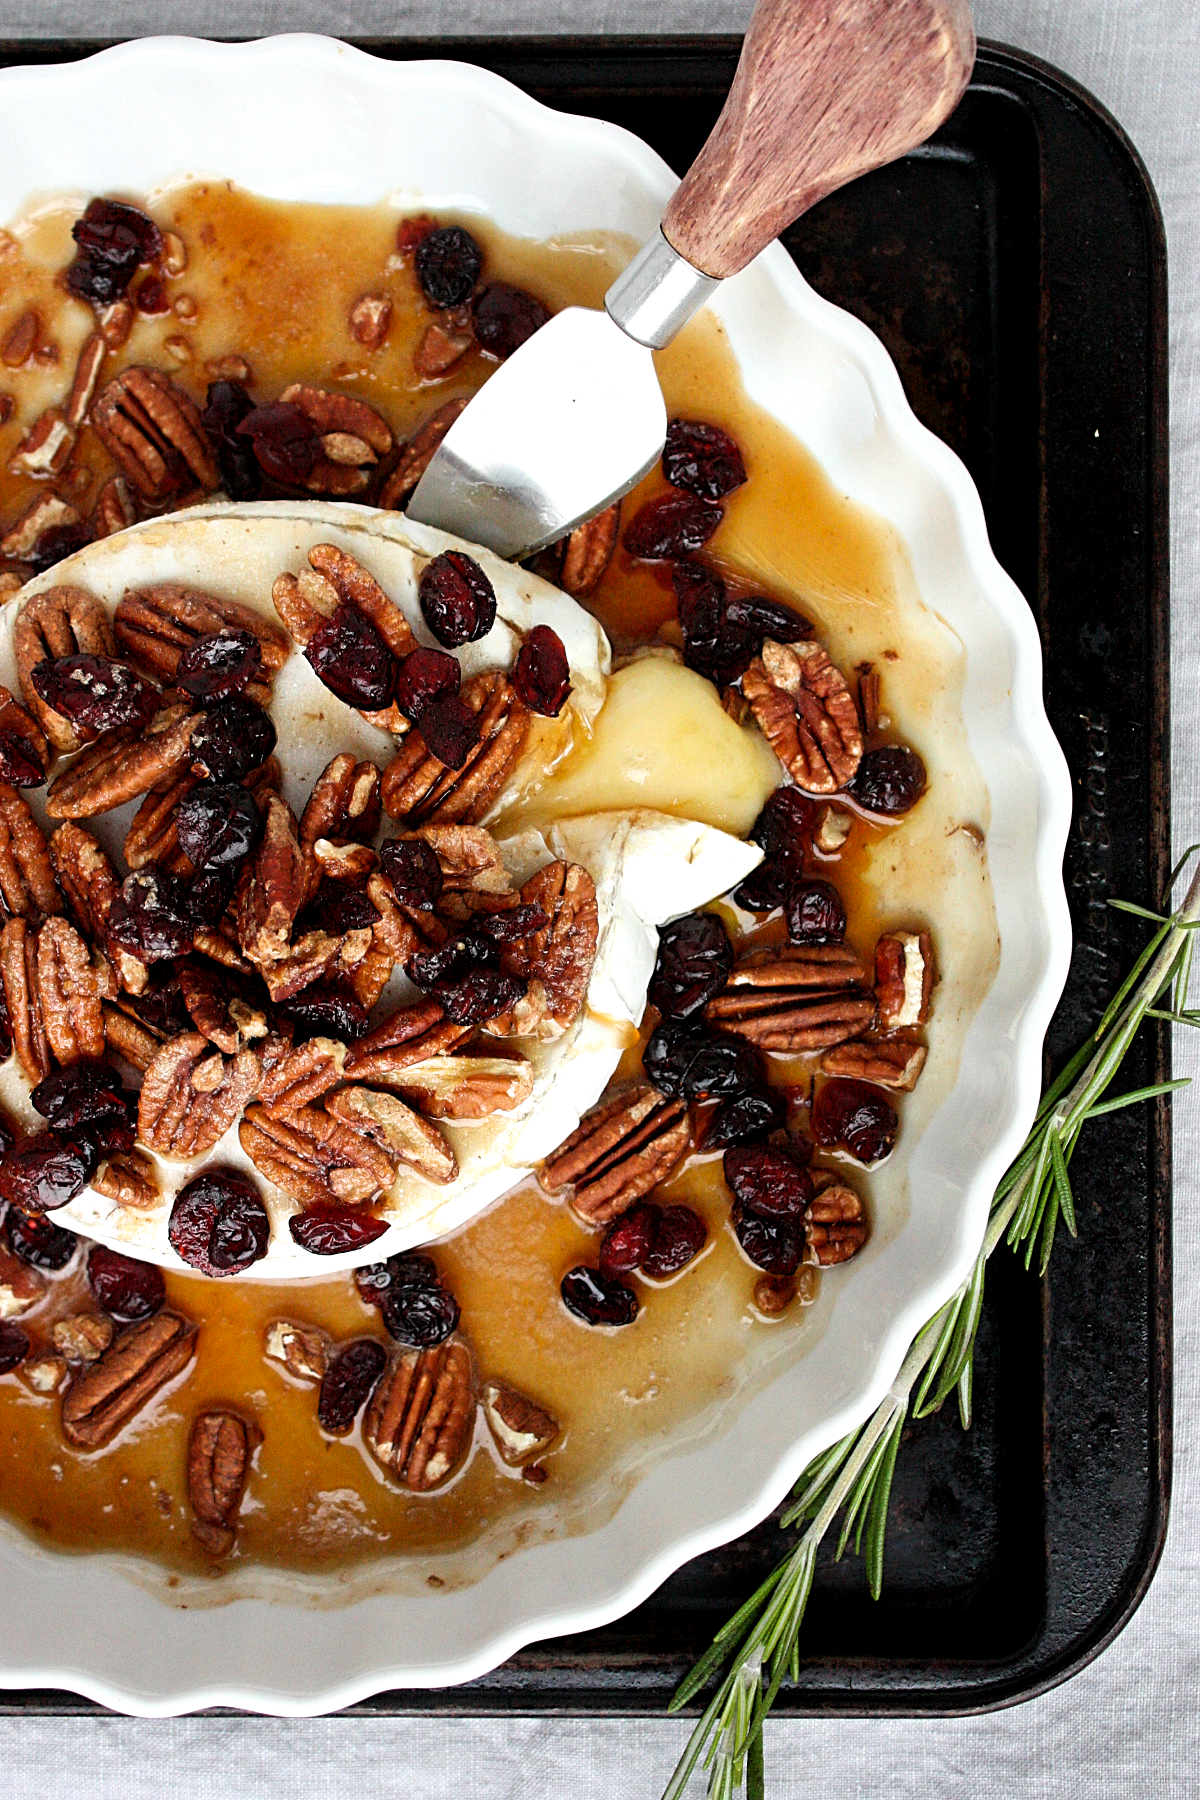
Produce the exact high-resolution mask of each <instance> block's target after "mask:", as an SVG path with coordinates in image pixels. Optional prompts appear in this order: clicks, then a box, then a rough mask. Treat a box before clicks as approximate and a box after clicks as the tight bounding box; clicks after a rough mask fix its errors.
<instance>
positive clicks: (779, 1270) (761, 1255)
mask: <svg viewBox="0 0 1200 1800" xmlns="http://www.w3.org/2000/svg"><path fill="white" fill-rule="evenodd" d="M731 1217H732V1220H733V1229H734V1231H735V1233H736V1234H737V1241H738V1243H739V1244H740V1245H741V1246H742V1249H743V1250H744V1251H745V1253H746V1255H747V1256H748V1257H749V1258H750V1261H751V1262H752V1263H753V1264H754V1266H755V1268H758V1269H765V1270H766V1271H767V1273H768V1275H794V1274H795V1272H796V1270H797V1269H798V1268H799V1266H800V1258H801V1256H802V1254H803V1251H804V1221H803V1220H802V1219H766V1218H764V1217H763V1216H762V1214H761V1213H756V1212H749V1211H748V1210H747V1209H746V1208H745V1207H744V1206H742V1205H740V1204H737V1205H735V1206H734V1208H733V1212H732V1214H731Z"/></svg>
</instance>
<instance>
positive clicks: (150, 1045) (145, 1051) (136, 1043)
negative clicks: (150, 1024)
mask: <svg viewBox="0 0 1200 1800" xmlns="http://www.w3.org/2000/svg"><path fill="white" fill-rule="evenodd" d="M102 1011H103V1016H104V1041H105V1043H106V1044H107V1045H108V1048H109V1049H110V1050H112V1051H115V1053H116V1054H117V1055H118V1056H121V1057H124V1059H125V1061H126V1062H127V1063H128V1064H129V1066H130V1068H132V1069H137V1070H138V1071H139V1073H140V1074H142V1075H144V1074H145V1073H146V1070H147V1069H148V1068H149V1067H150V1064H151V1063H152V1062H153V1061H154V1059H155V1057H156V1056H157V1055H158V1053H159V1051H160V1050H161V1049H162V1044H161V1042H160V1041H159V1039H158V1038H156V1037H155V1035H154V1033H153V1032H152V1031H147V1029H146V1027H145V1026H144V1025H143V1024H142V1022H141V1020H140V1019H135V1018H134V1017H133V1016H132V1014H131V1013H126V1012H122V1011H121V1008H120V1007H119V1006H106V1007H104V1008H103V1009H102Z"/></svg>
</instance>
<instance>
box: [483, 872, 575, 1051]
mask: <svg viewBox="0 0 1200 1800" xmlns="http://www.w3.org/2000/svg"><path fill="white" fill-rule="evenodd" d="M521 904H522V905H524V906H540V907H541V909H542V911H543V912H544V913H545V914H546V917H547V920H548V923H547V924H545V925H544V926H543V927H542V928H541V930H540V931H533V932H530V934H529V936H528V937H526V938H519V939H518V940H517V942H516V943H514V944H506V945H505V947H504V949H503V950H502V952H501V955H500V966H501V968H502V969H503V970H504V971H505V973H506V974H509V975H519V976H521V977H522V979H523V980H524V981H525V982H526V983H527V987H526V991H525V994H524V996H523V997H522V998H521V999H520V1000H518V1001H517V1004H516V1005H515V1006H514V1007H513V1009H512V1011H511V1012H507V1013H503V1014H502V1015H501V1016H500V1017H499V1018H498V1019H492V1020H490V1021H489V1022H488V1024H486V1025H485V1026H484V1030H485V1031H486V1032H488V1033H489V1034H490V1035H491V1036H493V1037H532V1038H538V1039H539V1040H541V1041H542V1042H551V1041H552V1040H553V1039H555V1038H560V1037H561V1036H562V1035H563V1032H564V1031H566V1030H567V1028H568V1026H570V1025H573V1024H574V1023H575V1020H576V1019H577V1018H578V1017H579V1013H580V1010H581V1008H582V1006H583V1002H584V999H585V997H586V995H587V990H588V982H589V981H590V980H591V978H592V965H593V963H594V962H595V960H596V940H597V937H598V936H599V931H600V920H599V914H598V913H597V910H596V887H595V883H594V882H593V880H592V878H591V876H590V875H589V874H588V872H587V870H586V869H584V868H582V867H581V866H580V865H579V864H578V863H564V862H552V863H549V864H547V866H546V867H545V868H544V869H539V870H538V871H537V873H536V874H535V875H531V876H530V878H529V880H528V881H527V882H526V883H525V885H524V887H523V888H522V889H521Z"/></svg>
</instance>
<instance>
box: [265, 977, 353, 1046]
mask: <svg viewBox="0 0 1200 1800" xmlns="http://www.w3.org/2000/svg"><path fill="white" fill-rule="evenodd" d="M276 1011H277V1012H279V1013H281V1014H282V1015H283V1017H284V1018H285V1019H289V1020H291V1022H292V1024H293V1025H294V1026H295V1028H296V1042H297V1044H306V1043H307V1042H308V1040H309V1038H313V1037H332V1038H338V1039H339V1040H340V1041H341V1042H342V1043H343V1044H349V1043H351V1042H353V1040H354V1039H355V1038H358V1037H361V1036H362V1034H363V1032H364V1031H365V1030H366V1029H367V1013H366V1008H365V1007H364V1006H363V1005H362V1003H361V1001H359V1000H356V999H355V997H354V995H353V994H347V993H343V991H342V990H341V988H335V987H326V986H325V985H324V984H323V983H321V982H315V983H314V984H313V986H312V987H307V988H305V989H304V991H303V993H300V994H297V995H296V996H295V997H294V998H293V999H291V1000H281V1001H280V1002H279V1004H278V1006H277V1007H276Z"/></svg>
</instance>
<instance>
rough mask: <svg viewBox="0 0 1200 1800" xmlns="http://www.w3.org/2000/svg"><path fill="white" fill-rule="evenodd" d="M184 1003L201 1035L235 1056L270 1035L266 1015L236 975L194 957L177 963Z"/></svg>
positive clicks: (227, 1053) (229, 1054) (219, 1048)
mask: <svg viewBox="0 0 1200 1800" xmlns="http://www.w3.org/2000/svg"><path fill="white" fill-rule="evenodd" d="M176 967H177V969H178V972H179V986H180V990H181V991H182V994H183V1003H184V1005H185V1006H186V1007H187V1009H188V1012H189V1014H190V1015H191V1020H192V1023H193V1025H194V1026H195V1027H196V1030H197V1031H198V1032H200V1034H201V1036H203V1037H206V1038H207V1039H208V1041H209V1043H210V1044H215V1045H216V1046H217V1049H218V1050H223V1051H224V1052H225V1054H226V1056H236V1055H237V1054H238V1052H239V1051H240V1050H245V1049H246V1048H247V1047H248V1046H249V1045H250V1044H253V1043H255V1042H257V1040H258V1039H259V1038H264V1037H266V1035H267V1015H266V1013H265V1012H264V1011H263V1010H262V1008H261V1007H259V1006H255V1005H254V1003H253V1001H252V1000H250V999H248V998H247V996H246V994H245V993H244V992H243V991H242V986H241V985H240V984H239V983H238V981H237V979H236V977H234V976H231V975H230V974H228V973H227V972H226V971H225V970H224V969H220V968H213V967H211V966H210V965H209V964H208V963H204V962H200V961H198V960H197V959H195V958H193V957H185V958H184V959H183V960H182V961H181V962H179V963H178V964H177V965H176Z"/></svg>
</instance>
